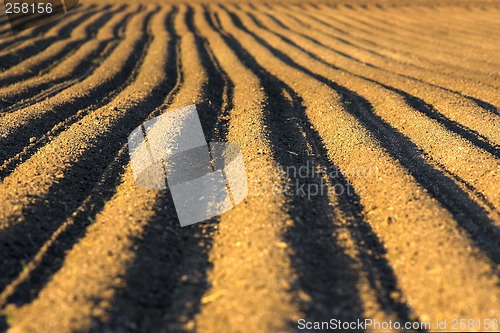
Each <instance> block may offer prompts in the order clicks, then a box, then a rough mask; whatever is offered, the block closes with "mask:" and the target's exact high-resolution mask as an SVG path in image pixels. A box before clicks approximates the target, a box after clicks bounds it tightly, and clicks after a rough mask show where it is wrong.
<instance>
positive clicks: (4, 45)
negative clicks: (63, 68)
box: [0, 4, 98, 51]
mask: <svg viewBox="0 0 500 333" xmlns="http://www.w3.org/2000/svg"><path fill="white" fill-rule="evenodd" d="M82 8H83V6H82V5H80V4H78V5H77V6H76V7H75V8H73V9H72V10H71V11H70V12H69V13H68V14H66V15H64V16H62V17H64V18H65V19H68V18H71V17H73V16H76V15H79V14H82V12H84V13H85V12H88V11H97V10H98V9H97V8H98V6H96V5H89V6H85V9H82ZM60 23H61V21H60V20H59V19H56V20H53V21H50V22H48V23H46V24H43V25H40V26H38V27H35V28H33V29H31V30H29V31H27V33H26V34H24V35H19V34H17V35H13V36H11V39H8V40H5V41H2V42H0V49H1V50H3V51H7V50H9V49H12V48H14V47H15V46H18V45H20V44H21V43H22V42H24V41H26V40H27V39H30V38H36V37H39V36H40V35H42V34H43V33H45V32H47V31H49V30H50V29H52V28H54V27H55V26H56V25H58V24H60ZM9 25H10V23H9ZM8 29H9V31H10V27H9V28H8ZM25 31H26V30H25ZM0 38H2V35H1V33H0Z"/></svg>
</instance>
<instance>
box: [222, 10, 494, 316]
mask: <svg viewBox="0 0 500 333" xmlns="http://www.w3.org/2000/svg"><path fill="white" fill-rule="evenodd" d="M232 19H233V20H235V22H237V20H236V18H235V17H233V18H232ZM232 19H231V18H230V17H229V15H228V14H227V13H226V12H225V11H222V12H221V21H222V22H223V24H224V26H225V27H226V26H227V28H226V29H229V31H231V33H232V34H233V35H234V36H235V37H236V38H237V39H238V40H239V41H240V42H241V43H242V45H244V46H245V47H246V48H247V49H249V50H252V54H253V55H254V56H255V57H256V59H257V61H259V63H260V64H261V66H262V67H264V68H266V69H267V70H268V71H269V72H271V73H273V74H274V75H276V76H277V77H279V78H280V79H282V80H283V81H284V82H287V83H288V84H289V85H290V86H291V87H292V88H293V89H294V90H295V91H297V92H298V93H299V94H300V95H301V96H302V98H303V99H304V105H305V106H306V107H307V115H308V117H309V118H310V119H311V122H312V123H313V124H314V126H315V128H316V129H317V131H318V133H319V134H320V135H321V137H322V139H323V140H324V144H325V146H326V148H327V149H328V155H329V157H330V158H331V159H332V160H333V161H334V162H335V163H336V164H337V165H339V167H340V169H341V171H344V172H345V173H346V174H349V172H348V171H349V170H351V172H353V171H352V170H356V168H359V164H360V163H361V164H362V165H364V166H365V167H368V166H372V167H373V168H378V170H382V171H381V174H379V175H378V176H374V175H371V176H369V177H355V176H352V175H351V176H347V178H348V180H349V181H350V182H351V183H352V184H353V186H354V188H355V189H357V191H360V192H361V195H360V197H361V204H362V205H363V206H364V212H363V213H364V216H365V217H366V218H367V220H368V222H369V223H370V225H371V226H372V227H373V229H374V230H375V232H376V233H377V234H378V235H379V236H380V238H381V239H382V241H383V242H384V244H385V246H386V247H387V251H388V254H387V258H388V259H389V261H390V262H391V264H392V267H393V269H394V271H395V273H396V276H397V278H398V280H399V281H400V283H401V286H402V290H403V291H404V293H405V294H406V295H407V299H408V302H409V304H410V305H411V306H412V307H413V308H414V309H415V310H416V312H417V314H418V315H420V316H424V315H425V316H427V315H429V314H430V315H433V317H434V316H442V317H448V316H450V317H453V316H454V315H455V314H457V313H460V312H461V311H462V310H461V309H460V308H453V307H452V306H450V305H451V304H453V302H451V303H448V302H449V301H450V300H451V299H453V298H454V297H457V296H458V295H456V294H455V292H454V291H453V288H450V285H449V284H448V283H445V282H444V281H443V280H439V279H436V277H437V275H436V274H439V275H440V276H453V277H454V284H459V285H461V286H462V287H460V288H461V290H462V293H461V295H460V298H461V297H462V296H464V295H465V294H467V296H466V297H467V299H468V300H469V302H470V304H474V306H472V307H473V308H474V309H475V311H477V313H478V314H479V313H493V312H494V308H493V307H492V303H491V301H492V300H493V299H494V297H493V296H492V295H491V294H490V291H489V290H494V287H493V285H495V284H496V283H497V282H496V281H497V278H496V275H495V274H494V273H493V272H492V271H491V268H490V264H489V263H488V261H487V260H485V258H484V256H482V255H481V254H480V253H478V252H477V250H475V249H473V247H472V246H473V245H472V244H471V245H470V246H469V247H467V248H464V247H463V244H464V242H468V241H467V240H466V239H467V237H464V234H463V233H459V232H457V224H456V222H455V221H454V219H453V217H452V216H451V215H450V214H449V213H448V212H447V211H446V210H445V209H443V208H442V207H441V206H440V205H439V204H437V202H436V201H435V199H433V198H432V196H430V195H429V194H428V193H426V191H424V190H423V188H422V187H421V186H419V185H418V182H417V181H416V180H415V178H413V177H412V176H410V175H409V174H408V171H406V170H405V168H403V167H401V165H400V164H399V163H398V162H396V161H395V160H394V159H393V158H392V157H390V156H389V155H388V154H387V153H386V150H385V149H383V148H382V147H380V145H379V143H378V142H377V141H375V140H373V136H372V134H369V132H367V130H366V129H365V128H364V127H363V126H362V125H361V123H360V122H359V120H358V118H357V117H359V116H360V115H362V116H366V114H367V111H368V110H366V109H365V106H363V105H362V104H358V103H356V104H357V105H355V106H353V107H347V108H346V109H347V110H346V109H343V108H342V107H341V106H344V107H345V105H346V103H344V102H345V101H351V100H352V96H345V95H344V96H343V97H342V95H339V94H338V92H336V91H334V90H332V89H331V88H329V87H328V86H327V85H324V84H321V83H320V82H318V81H317V80H316V79H315V78H314V76H311V75H310V74H309V75H308V74H306V73H303V72H300V71H297V70H296V69H293V67H289V65H287V62H283V61H281V60H279V58H278V57H276V53H271V51H270V50H269V49H268V48H266V47H263V46H261V45H260V43H259V41H258V38H257V37H256V35H255V34H250V33H249V32H246V31H244V30H243V29H242V27H241V26H240V27H239V28H238V27H237V26H236V25H235V24H236V23H235V22H233V21H232ZM281 56H282V57H283V55H281ZM344 94H345V92H344ZM351 95H352V94H351ZM327 101H328V102H327ZM353 102H354V101H353ZM354 107H355V108H356V110H359V111H355V110H354ZM346 111H348V112H346ZM372 133H373V132H372ZM394 218H395V221H397V222H393V221H394V220H393V219H394ZM403 239H404V240H403ZM433 244H440V246H439V248H435V247H434V245H433ZM426 248H432V252H430V251H429V252H427V251H424V250H422V249H426ZM419 249H420V250H419ZM435 258H448V261H447V262H443V261H439V260H436V259H435ZM472 267H474V268H473V269H471V268H472ZM445 272H446V273H445ZM479 272H482V273H479ZM415 276H419V279H418V280H417V281H415ZM488 281H489V282H488ZM448 282H449V281H448ZM485 284H488V285H490V286H491V289H490V288H485V289H482V291H479V290H477V289H476V288H471V286H472V285H477V286H479V285H481V286H484V285H485ZM423 286H425V290H423V289H422V288H423ZM487 290H488V291H487ZM481 292H484V293H485V294H484V295H481V296H480V295H479V294H480V293H481ZM445 299H446V300H447V301H446V306H444V304H443V303H442V300H445ZM487 299H489V300H490V302H489V303H485V302H484V300H487ZM492 311H493V312H492ZM429 312H430V313H429Z"/></svg>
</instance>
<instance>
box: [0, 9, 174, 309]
mask: <svg viewBox="0 0 500 333" xmlns="http://www.w3.org/2000/svg"><path fill="white" fill-rule="evenodd" d="M157 11H158V10H155V11H154V12H152V13H151V15H153V14H154V13H156V12H157ZM174 14H175V9H173V10H172V11H171V12H170V13H169V15H168V23H169V24H172V20H173V16H174ZM151 15H149V16H148V18H147V19H146V26H149V21H150V17H151ZM148 30H149V29H148ZM147 35H148V39H151V38H152V36H151V33H150V32H148V34H147ZM175 49H176V47H175V41H172V42H171V44H170V45H169V51H168V52H169V54H170V55H171V57H169V62H168V64H167V66H166V68H165V69H164V70H166V71H167V72H175V68H176V64H175V60H174V59H175V57H174V56H173V55H174V53H172V52H175ZM141 51H142V52H146V51H147V49H144V50H141ZM174 85H175V76H168V77H167V79H166V81H165V82H163V83H162V84H160V85H158V87H156V88H155V89H154V90H153V92H152V93H151V94H150V95H149V96H148V97H146V98H145V99H144V100H141V101H137V103H136V105H135V106H134V107H133V108H131V109H130V110H128V112H127V113H126V114H125V115H124V117H123V118H121V119H119V120H118V121H117V122H116V123H115V124H114V125H113V128H112V129H111V130H110V131H109V132H108V133H105V134H104V135H103V136H102V137H101V138H100V140H99V143H97V144H96V145H95V146H94V147H92V148H90V149H88V150H86V151H85V152H84V153H83V154H82V156H81V158H80V159H79V160H78V162H76V163H75V164H74V165H73V166H72V167H71V168H70V169H69V170H68V171H67V172H66V173H65V174H64V177H63V178H62V179H60V181H59V182H57V183H55V184H54V185H52V187H51V188H50V189H49V191H48V193H46V194H45V195H44V197H42V198H39V199H38V200H37V202H36V203H34V204H33V205H32V206H29V207H24V208H23V216H24V218H25V221H23V222H21V223H18V224H15V225H14V226H12V227H8V228H6V229H3V230H1V231H0V253H2V260H1V261H0V271H1V272H2V273H3V274H2V276H1V277H0V289H1V290H3V289H4V288H5V287H6V286H7V285H8V284H9V283H10V281H12V279H15V278H16V277H17V276H18V275H19V273H20V272H21V270H22V269H23V267H22V266H23V265H22V262H23V261H28V260H31V259H32V258H33V256H34V255H35V254H36V253H37V252H38V251H39V250H40V247H41V246H42V245H43V244H44V243H45V242H46V241H47V240H48V239H49V238H50V237H51V235H52V234H53V233H54V231H55V230H57V229H58V228H59V227H60V226H61V225H62V223H63V222H64V221H65V220H66V219H67V218H68V217H70V216H72V213H73V212H75V211H76V210H77V209H78V207H80V206H81V205H82V203H83V201H84V200H85V199H86V198H87V197H89V196H91V195H93V196H92V197H91V200H90V202H89V203H88V204H87V205H85V207H84V210H83V211H82V212H81V213H80V214H78V212H77V215H76V218H77V220H76V222H77V223H74V225H73V226H71V227H70V228H69V230H68V231H67V232H65V233H64V234H63V235H62V237H59V238H58V239H56V241H55V242H54V244H53V245H52V247H53V249H50V251H52V252H51V254H52V255H53V256H45V257H44V259H43V261H42V263H41V264H40V265H39V267H38V268H37V269H36V270H35V272H34V273H33V274H32V275H31V276H30V278H29V280H27V281H26V282H25V284H24V285H23V287H22V288H20V289H18V290H17V291H16V293H14V294H13V295H12V296H11V297H10V298H9V300H8V301H9V302H11V303H15V304H18V305H22V304H26V303H29V302H31V301H32V300H33V299H34V298H36V297H37V295H38V293H39V292H40V290H41V289H42V288H43V286H44V285H45V284H46V283H47V281H48V280H49V279H50V278H51V276H52V275H53V274H54V273H56V272H57V271H58V270H59V269H60V267H61V265H62V263H63V260H62V258H64V255H65V252H66V251H67V250H69V249H71V248H72V247H73V245H74V244H75V243H76V242H78V240H79V239H80V238H81V237H83V236H84V235H85V231H86V227H87V225H88V224H89V222H91V221H92V220H93V219H94V218H95V216H96V214H97V213H98V212H99V209H102V207H103V206H104V201H105V200H108V199H109V198H110V197H111V196H112V195H113V193H114V190H115V186H116V184H115V181H116V179H117V177H119V175H120V172H121V168H122V167H123V165H124V163H125V162H126V154H125V155H122V154H120V155H119V156H118V157H117V154H118V152H119V151H120V150H121V149H122V148H123V147H124V145H125V144H126V142H127V137H128V134H129V133H130V132H131V131H132V130H133V129H134V128H136V127H137V126H138V125H140V124H141V123H142V122H143V121H144V120H145V119H146V118H147V117H148V116H149V112H150V111H151V110H154V109H156V108H157V107H159V106H160V105H162V104H163V101H164V97H165V93H166V92H167V93H168V90H169V89H171V88H170V87H173V86H174ZM96 158H99V160H98V161H99V162H97V161H96ZM115 159H116V160H115ZM110 164H111V165H112V166H111V169H110V171H106V170H108V165H110ZM114 165H116V166H114ZM106 172H108V173H109V176H106V175H105V174H104V173H106ZM56 258H58V259H56Z"/></svg>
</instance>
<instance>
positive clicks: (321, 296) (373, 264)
mask: <svg viewBox="0 0 500 333" xmlns="http://www.w3.org/2000/svg"><path fill="white" fill-rule="evenodd" d="M221 7H222V6H221ZM223 9H225V8H224V7H223ZM225 10H226V11H227V12H228V13H229V14H230V15H231V17H232V19H233V22H234V23H235V24H236V25H237V26H238V27H239V28H241V26H239V25H238V23H236V22H235V20H236V21H237V20H238V18H237V17H236V16H235V15H233V14H232V13H231V12H230V11H229V10H227V9H225ZM214 15H215V17H217V14H214ZM207 19H208V18H207ZM218 26H220V23H218ZM212 27H214V29H217V28H215V24H214V23H212ZM216 31H218V33H219V34H220V35H221V36H222V37H223V38H224V40H225V41H226V43H227V44H228V45H229V46H230V47H231V48H232V50H233V51H234V52H235V54H236V55H237V56H238V58H239V59H240V61H241V62H243V63H244V64H246V65H247V66H248V67H249V69H250V70H252V72H253V73H254V74H255V75H256V76H257V77H258V78H259V80H260V82H261V85H262V87H264V90H265V91H266V93H267V95H268V96H269V100H268V102H269V103H268V104H267V105H266V108H265V110H264V112H265V121H266V123H267V124H268V128H269V138H270V140H271V142H272V144H273V147H274V148H275V149H274V158H275V160H276V161H277V162H278V163H279V165H280V167H281V168H282V169H283V170H285V171H289V172H286V173H287V176H288V177H291V178H292V186H291V188H290V190H292V195H291V196H290V201H289V205H288V212H289V214H290V215H291V216H292V217H293V219H294V220H295V225H294V226H293V227H291V228H290V229H289V230H288V231H287V233H286V235H285V238H286V240H287V241H288V242H289V243H290V244H291V246H292V248H293V249H294V251H295V252H294V255H293V256H292V258H291V259H292V262H293V265H294V267H295V268H296V269H297V272H298V274H299V280H300V286H296V287H300V288H303V289H304V290H305V291H306V293H308V294H309V295H310V296H311V298H312V300H311V301H308V302H306V301H304V300H302V301H299V304H301V305H302V306H303V309H304V311H305V313H306V314H307V317H308V320H313V321H322V320H323V321H324V320H327V319H328V318H339V319H341V320H343V321H344V320H357V319H361V318H363V305H362V301H361V299H360V298H359V295H358V291H357V286H356V284H357V283H358V281H359V278H360V277H359V272H358V268H357V267H355V263H354V262H353V260H352V259H351V258H349V257H348V256H347V255H346V254H345V253H344V252H343V249H342V246H341V244H339V243H338V242H339V241H338V240H337V239H336V238H335V236H333V237H332V235H337V234H338V232H339V230H340V229H341V228H342V227H343V226H341V225H339V224H338V223H335V221H336V220H338V219H346V220H347V221H345V223H346V226H345V227H346V228H347V229H348V232H349V233H350V234H351V236H352V238H353V240H354V242H355V243H356V246H357V247H356V248H357V250H358V251H359V259H360V261H361V264H362V267H361V270H362V271H364V272H366V273H367V275H368V281H369V283H370V285H371V287H372V288H373V291H374V292H375V294H376V297H377V301H378V302H379V304H380V307H381V309H382V311H384V312H386V313H387V314H388V315H390V316H396V317H397V318H399V319H400V320H401V321H409V318H410V316H411V310H410V309H409V307H408V306H407V304H405V303H404V302H402V301H400V300H398V299H395V298H394V297H393V296H392V295H394V294H395V293H394V292H397V293H399V294H400V293H401V290H400V289H399V287H398V285H397V279H396V277H395V275H394V272H393V270H392V268H391V267H390V265H389V263H388V262H387V261H386V260H385V258H384V254H385V252H386V250H385V248H384V246H383V245H382V243H381V242H380V240H379V239H378V238H377V236H376V234H375V233H374V232H373V230H372V229H371V227H370V226H369V224H368V223H366V221H364V219H363V215H362V211H363V207H362V205H361V204H360V200H359V196H358V194H356V193H355V191H354V189H353V188H352V186H351V185H350V184H349V182H348V181H347V179H346V178H345V177H344V176H343V175H342V174H341V173H340V172H339V170H338V168H337V167H336V166H335V165H334V164H333V163H332V162H331V161H329V160H328V157H327V156H328V153H327V151H326V149H325V147H324V146H323V144H322V140H321V137H320V135H319V134H318V133H317V132H316V131H315V130H314V129H313V126H312V124H311V123H310V122H309V120H308V118H307V116H306V114H305V107H304V106H303V104H302V99H301V97H300V96H299V95H297V93H296V92H295V91H293V89H291V88H290V87H289V86H288V85H286V83H284V82H283V81H281V80H279V79H278V78H277V77H275V76H273V75H272V74H271V73H269V72H267V71H266V70H265V69H264V68H262V67H261V66H260V65H259V63H258V62H257V61H256V60H255V58H254V57H253V56H252V55H251V54H250V53H248V51H247V50H245V49H244V47H243V46H242V45H241V44H240V43H239V42H238V41H237V40H236V39H235V38H234V37H233V36H232V35H231V34H229V33H227V32H225V31H223V30H222V29H221V28H218V29H217V30H216ZM290 151H293V152H294V153H295V154H297V155H295V154H290V153H289V152H290ZM308 151H309V153H308ZM300 167H306V168H307V169H308V172H311V173H313V172H315V171H314V170H317V169H320V170H325V171H326V172H325V173H326V174H325V175H324V176H325V177H327V182H328V183H329V186H328V185H326V183H323V182H322V181H321V179H319V178H316V177H306V178H305V179H304V178H303V177H300V176H298V174H297V173H295V172H293V170H297V168H300ZM290 170H292V172H290ZM290 173H291V174H290ZM311 186H312V187H313V188H315V189H316V188H317V189H320V195H314V197H313V198H312V199H310V198H306V197H304V196H303V195H300V194H299V193H300V188H303V187H306V188H310V187H311ZM338 188H341V189H343V191H342V192H340V191H339V193H336V195H337V196H338V199H339V208H340V210H341V212H342V213H341V215H342V216H339V215H338V213H337V212H335V211H334V210H332V208H331V206H330V202H329V199H328V196H327V193H325V191H332V189H338ZM294 192H296V193H294ZM332 219H333V221H332ZM294 324H296V323H290V325H292V326H293V325H294Z"/></svg>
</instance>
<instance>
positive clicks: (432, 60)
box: [307, 13, 498, 89]
mask: <svg viewBox="0 0 500 333" xmlns="http://www.w3.org/2000/svg"><path fill="white" fill-rule="evenodd" d="M307 16H309V17H313V16H311V15H307ZM324 16H325V17H326V18H328V19H332V20H335V18H334V17H333V16H331V15H330V14H327V13H325V14H324ZM315 20H317V21H321V22H322V24H323V25H326V26H331V27H333V26H332V25H330V24H329V23H328V22H325V21H323V20H320V19H319V18H318V17H316V18H315ZM340 24H342V25H343V26H345V27H347V28H349V29H351V30H353V31H361V32H363V33H365V34H368V35H370V36H377V35H376V34H375V33H374V32H373V31H371V30H370V29H364V28H358V27H355V26H353V25H352V24H350V23H348V22H346V21H340ZM335 30H338V29H337V28H335ZM348 34H349V35H352V34H350V33H348ZM355 38H358V39H361V40H363V41H364V42H366V43H369V44H371V45H374V46H375V47H377V48H380V49H386V50H389V51H392V52H397V53H400V54H404V55H405V57H407V58H409V59H412V58H415V57H417V58H419V59H422V60H423V61H424V62H426V63H428V64H432V65H435V64H438V65H443V66H447V67H454V68H458V69H460V70H461V71H462V72H465V73H467V74H478V75H482V76H485V75H488V73H487V72H484V71H481V70H476V69H473V68H466V67H463V66H462V64H450V63H448V62H445V61H444V60H438V59H435V58H431V57H429V55H425V54H415V53H414V52H410V51H405V50H401V49H398V48H392V47H389V46H383V45H381V44H378V43H376V42H373V41H371V40H369V39H366V38H364V37H355ZM386 39H391V40H393V42H394V44H395V45H398V44H406V45H408V46H410V47H412V46H415V45H412V44H408V43H404V42H401V41H398V40H396V39H394V38H391V37H387V38H386ZM446 53H449V52H446ZM451 58H453V57H452V56H451ZM416 67H418V66H416ZM488 86H490V87H493V88H495V89H498V87H494V86H491V85H490V84H488Z"/></svg>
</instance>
